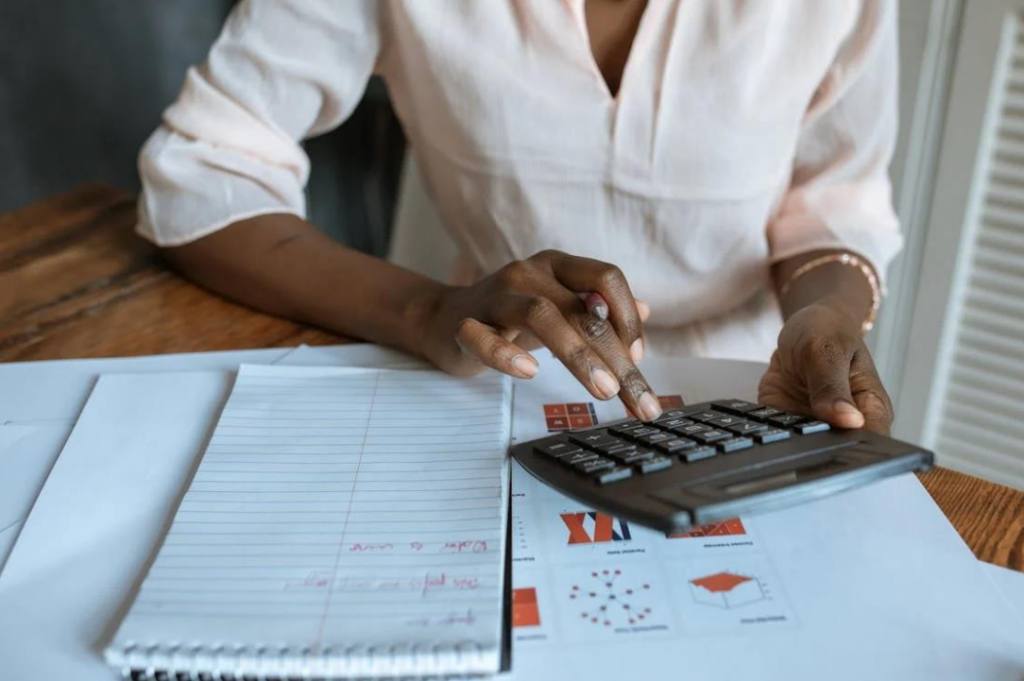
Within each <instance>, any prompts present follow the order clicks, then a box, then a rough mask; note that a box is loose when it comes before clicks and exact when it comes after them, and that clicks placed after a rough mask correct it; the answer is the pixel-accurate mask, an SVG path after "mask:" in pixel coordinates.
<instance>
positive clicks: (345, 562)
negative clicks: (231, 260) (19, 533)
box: [107, 366, 511, 677]
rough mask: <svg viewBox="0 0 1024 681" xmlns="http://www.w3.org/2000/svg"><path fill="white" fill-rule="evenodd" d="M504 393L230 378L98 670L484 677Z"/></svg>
mask: <svg viewBox="0 0 1024 681" xmlns="http://www.w3.org/2000/svg"><path fill="white" fill-rule="evenodd" d="M510 410H511V406H510V386H509V381H508V380H507V379H505V378H503V377H502V376H500V375H497V374H493V373H491V374H487V375H485V376H480V377H477V378H472V379H458V378H452V377H449V376H445V375H443V374H440V373H438V372H423V371H388V370H358V369H354V370H346V369H330V368H328V369H314V368H288V367H258V366H244V367H243V368H242V369H241V371H240V372H239V375H238V379H237V381H236V383H235V386H234V389H233V391H232V393H231V397H230V398H229V399H228V402H227V404H226V405H225V407H224V410H223V412H222V413H221V416H220V420H219V422H218V424H217V427H216V430H215V431H214V434H213V437H212V439H211V440H210V443H209V445H208V447H207V448H206V453H205V454H204V456H203V458H202V461H201V463H200V465H199V467H198V470H197V471H196V473H195V476H194V478H193V480H192V482H191V485H190V487H189V489H188V491H187V492H186V494H185V496H184V498H183V500H182V502H181V505H180V507H179V508H178V511H177V514H176V515H175V517H174V522H173V524H172V525H171V528H170V530H169V532H168V534H167V536H166V538H165V540H164V544H163V546H162V548H161V549H160V551H159V554H158V555H157V557H156V559H155V561H154V563H153V565H152V566H151V568H150V569H149V572H148V574H147V576H146V578H145V581H144V582H143V584H142V587H141V590H140V591H139V593H138V595H137V597H136V598H135V601H134V604H133V605H132V607H131V610H130V611H129V613H128V615H127V617H126V619H125V620H124V622H123V624H122V625H121V627H120V629H119V631H118V633H117V635H116V637H115V639H114V642H113V643H112V644H111V645H110V646H109V647H108V648H107V658H108V660H109V661H110V662H111V663H112V664H115V665H117V666H121V667H132V668H141V669H153V668H156V669H163V670H167V671H169V672H172V673H173V672H190V673H217V672H230V673H232V674H235V675H249V674H258V675H269V676H291V675H295V674H300V673H303V672H305V673H307V674H312V675H313V676H343V677H349V676H358V677H365V676H394V675H399V676H401V675H406V674H465V673H477V674H479V673H488V672H490V673H493V672H496V671H497V670H498V668H499V663H500V643H501V633H502V614H503V595H504V591H503V583H504V573H505V562H504V546H505V542H504V533H505V526H506V522H505V510H506V508H507V494H506V492H505V490H506V489H507V486H506V484H505V483H506V481H507V475H506V473H505V471H506V470H507V460H506V456H507V454H506V452H507V448H508V444H509V420H510Z"/></svg>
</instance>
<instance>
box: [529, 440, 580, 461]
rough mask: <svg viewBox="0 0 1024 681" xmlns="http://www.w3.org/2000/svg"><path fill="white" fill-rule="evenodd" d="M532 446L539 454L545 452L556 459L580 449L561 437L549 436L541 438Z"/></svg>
mask: <svg viewBox="0 0 1024 681" xmlns="http://www.w3.org/2000/svg"><path fill="white" fill-rule="evenodd" d="M533 448H534V449H535V450H537V451H538V452H540V453H541V454H546V455H547V456H550V457H554V458H556V459H558V458H561V457H563V456H566V455H568V454H574V453H575V452H578V451H580V448H579V447H577V446H576V445H574V444H572V443H571V442H569V441H567V440H566V439H565V438H561V437H549V438H548V439H546V440H541V441H540V442H537V443H535V444H534V445H533Z"/></svg>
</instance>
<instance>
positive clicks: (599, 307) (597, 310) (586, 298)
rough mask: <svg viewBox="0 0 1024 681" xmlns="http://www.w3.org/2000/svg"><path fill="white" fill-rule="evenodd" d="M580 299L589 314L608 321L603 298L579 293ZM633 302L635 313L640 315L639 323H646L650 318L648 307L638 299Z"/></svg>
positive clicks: (606, 306)
mask: <svg viewBox="0 0 1024 681" xmlns="http://www.w3.org/2000/svg"><path fill="white" fill-rule="evenodd" d="M580 298H581V299H582V300H583V304H584V305H586V306H587V310H588V311H589V312H590V314H592V315H594V316H595V317H597V318H598V319H608V301H607V300H605V299H604V296H602V295H601V294H600V293H587V294H582V293H581V294H580ZM633 302H634V303H636V311H637V312H638V313H639V314H640V321H641V322H643V323H646V322H647V320H648V319H650V317H651V308H650V306H649V305H648V304H647V303H645V302H644V301H642V300H640V299H639V298H634V299H633Z"/></svg>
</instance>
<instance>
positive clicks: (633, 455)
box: [606, 449, 655, 465]
mask: <svg viewBox="0 0 1024 681" xmlns="http://www.w3.org/2000/svg"><path fill="white" fill-rule="evenodd" d="M606 456H607V457H608V458H609V459H614V460H615V461H618V462H619V463H621V464H626V465H629V464H634V463H636V462H638V461H646V460H647V459H653V458H654V456H655V454H654V452H653V451H652V450H650V449H636V450H633V451H631V452H613V453H612V454H607V455H606Z"/></svg>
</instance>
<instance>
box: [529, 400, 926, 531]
mask: <svg viewBox="0 0 1024 681" xmlns="http://www.w3.org/2000/svg"><path fill="white" fill-rule="evenodd" d="M512 456H513V457H514V458H515V459H516V461H518V462H519V463H520V464H521V465H522V466H523V467H524V468H525V469H526V470H528V471H529V472H530V473H532V474H533V475H534V476H536V477H537V478H539V479H540V480H541V481H543V482H545V483H547V484H548V485H550V486H552V487H554V488H555V489H557V490H558V491H560V492H562V493H564V494H566V495H567V496H569V497H572V498H574V499H576V500H577V501H580V502H582V503H584V504H587V505H588V506H590V507H592V508H594V509H595V510H598V511H603V512H605V513H609V514H612V515H614V516H616V517H619V518H622V519H625V520H629V521H632V522H636V523H639V524H641V525H645V526H647V527H651V528H653V529H656V530H659V531H662V532H666V533H674V532H680V531H685V530H688V529H691V528H692V527H694V526H698V525H704V524H706V523H711V522H716V521H720V520H725V519H728V518H732V517H735V516H738V515H743V514H750V513H757V512H760V511H767V510H773V509H779V508H785V507H787V506H793V505H795V504H801V503H804V502H807V501H812V500H814V499H819V498H821V497H825V496H829V495H831V494H835V493H837V492H840V491H842V490H846V489H850V488H852V487H858V486H860V485H864V484H866V483H869V482H872V481H875V480H880V479H882V478H887V477H889V476H893V475H898V474H900V473H906V472H908V471H920V470H927V469H929V468H931V467H932V465H933V464H934V455H933V454H932V453H931V452H929V451H927V450H925V449H922V448H921V447H917V446H915V445H911V444H907V443H905V442H900V441H898V440H894V439H892V438H889V437H885V436H882V435H876V434H874V433H870V432H868V431H864V430H838V429H833V428H830V427H829V425H828V424H827V423H823V422H821V421H818V420H816V419H814V418H812V417H809V416H804V415H801V414H792V413H788V412H783V411H780V410H778V409H773V408H771V407H765V406H762V405H758V404H753V403H751V402H746V401H743V400H728V399H727V400H715V401H713V402H705V403H700V404H695V405H691V406H687V407H683V408H679V409H671V410H669V411H666V412H665V413H664V414H662V415H661V416H660V417H659V418H658V419H657V420H655V421H654V422H652V423H643V422H641V421H638V420H636V419H626V420H623V421H617V422H615V423H610V424H603V425H599V426H595V427H592V428H587V429H584V430H572V431H564V432H562V433H559V434H556V435H551V436H549V437H546V438H542V439H540V440H533V441H530V442H522V443H518V444H516V445H514V446H513V447H512Z"/></svg>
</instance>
